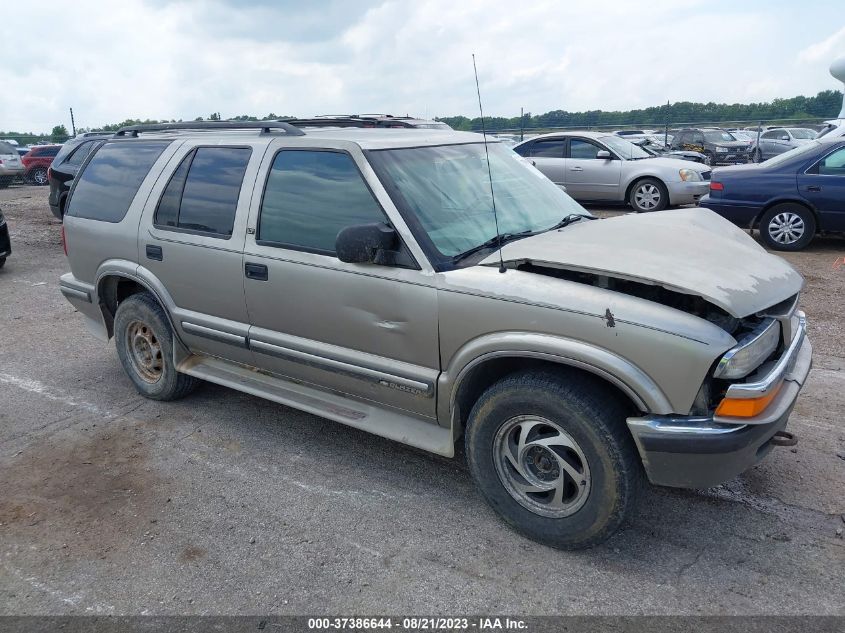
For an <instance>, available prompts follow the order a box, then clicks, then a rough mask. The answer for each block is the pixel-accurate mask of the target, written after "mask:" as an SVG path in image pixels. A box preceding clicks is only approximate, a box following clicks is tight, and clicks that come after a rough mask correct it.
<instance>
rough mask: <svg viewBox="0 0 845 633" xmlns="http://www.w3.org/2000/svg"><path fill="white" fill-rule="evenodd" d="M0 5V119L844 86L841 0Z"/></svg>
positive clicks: (43, 120) (28, 121)
mask: <svg viewBox="0 0 845 633" xmlns="http://www.w3.org/2000/svg"><path fill="white" fill-rule="evenodd" d="M62 4H63V3H62V2H51V3H50V5H49V7H47V6H45V5H44V3H38V2H28V1H16V2H12V1H4V2H2V6H0V41H2V42H3V46H2V51H3V52H2V55H0V86H2V93H3V97H2V99H0V130H10V129H14V130H18V131H24V130H26V131H29V130H37V131H41V130H49V129H50V128H51V127H52V126H53V125H56V124H58V123H65V124H66V125H68V128H70V125H69V117H68V115H67V109H68V107H69V106H73V108H74V113H75V115H76V122H77V125H78V126H95V125H102V124H105V123H112V122H118V121H122V120H124V119H126V118H153V119H179V118H183V119H190V118H194V117H196V116H208V114H209V113H211V112H214V111H219V112H221V113H222V115H223V117H224V118H226V117H230V116H235V115H239V114H255V115H259V116H260V115H264V114H267V113H269V112H274V113H276V114H291V115H299V116H305V115H309V114H321V113H349V112H390V113H394V114H404V113H408V112H409V113H412V114H416V115H419V116H428V117H434V116H448V115H454V114H465V115H468V116H474V115H475V113H476V108H477V103H476V101H475V92H474V90H475V85H474V83H473V79H472V58H471V54H472V53H473V52H474V53H475V54H476V57H477V60H478V66H479V68H478V70H479V76H480V80H481V89H482V96H483V98H484V103H485V113H486V114H490V115H503V116H515V115H517V114H518V113H519V108H520V106H524V107H525V109H526V111H531V112H533V113H542V112H546V111H548V110H552V109H565V110H570V111H578V110H587V109H604V110H614V109H629V108H636V107H644V106H650V105H659V104H661V103H665V102H666V101H667V100H671V101H717V102H728V103H733V102H749V101H768V100H771V99H773V98H776V97H791V96H795V95H798V94H806V95H811V94H816V93H817V92H818V91H820V90H824V89H828V88H838V87H840V86H841V85H838V84H837V82H835V81H834V80H833V79H832V78H831V77H830V75H829V74H828V70H827V69H828V66H829V65H830V62H831V61H832V59H833V58H835V57H837V56H839V55H845V20H843V19H842V12H841V8H842V7H841V0H830V1H827V0H803V1H802V2H793V1H781V0H744V1H736V0H731V1H727V2H726V1H723V0H683V1H680V0H649V1H647V2H646V1H643V2H635V1H632V0H593V1H587V0H583V1H582V0H567V1H565V2H564V1H561V0H548V1H546V0H536V1H534V0H508V1H505V0H369V1H364V0H354V1H353V0H325V1H322V2H321V1H318V0H311V1H305V0H299V1H292V0H276V1H272V0H256V1H252V2H247V1H238V0H185V1H180V2H169V1H166V0H146V1H145V0H120V2H102V1H100V2H97V1H94V0H73V1H72V2H67V3H64V7H62V6H61V5H62Z"/></svg>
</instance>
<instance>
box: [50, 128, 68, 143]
mask: <svg viewBox="0 0 845 633" xmlns="http://www.w3.org/2000/svg"><path fill="white" fill-rule="evenodd" d="M68 138H70V134H68V133H67V128H66V127H65V126H64V125H56V126H54V127H53V131H52V132H50V140H51V141H53V142H54V143H64V142H65V141H66V140H68Z"/></svg>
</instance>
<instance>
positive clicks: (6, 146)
mask: <svg viewBox="0 0 845 633" xmlns="http://www.w3.org/2000/svg"><path fill="white" fill-rule="evenodd" d="M10 154H11V155H13V156H17V155H18V150H17V148H16V147H15V146H14V145H12V144H11V143H6V142H5V141H0V156H8V155H10Z"/></svg>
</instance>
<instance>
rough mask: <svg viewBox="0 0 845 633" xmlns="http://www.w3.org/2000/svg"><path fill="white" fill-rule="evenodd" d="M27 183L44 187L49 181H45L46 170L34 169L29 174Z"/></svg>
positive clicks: (41, 168) (42, 168) (43, 168)
mask: <svg viewBox="0 0 845 633" xmlns="http://www.w3.org/2000/svg"><path fill="white" fill-rule="evenodd" d="M29 181H30V182H31V183H32V184H34V185H46V184H47V183H48V182H49V181H48V179H47V168H46V167H36V168H35V169H33V170H32V171H31V172H29Z"/></svg>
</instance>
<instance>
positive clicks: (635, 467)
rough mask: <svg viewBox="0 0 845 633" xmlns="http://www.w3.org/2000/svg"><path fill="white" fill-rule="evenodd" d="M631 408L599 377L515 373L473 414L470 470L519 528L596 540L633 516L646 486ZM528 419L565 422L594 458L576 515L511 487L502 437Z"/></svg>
mask: <svg viewBox="0 0 845 633" xmlns="http://www.w3.org/2000/svg"><path fill="white" fill-rule="evenodd" d="M629 413H630V412H629V411H628V410H627V408H626V407H625V406H624V404H623V402H622V400H621V399H620V398H619V396H618V395H617V394H616V393H615V392H614V391H613V390H612V389H610V388H609V387H608V386H607V385H605V384H604V383H602V382H601V381H600V380H598V379H595V378H593V377H591V376H585V375H583V374H579V373H577V372H561V373H519V374H513V375H511V376H508V377H506V378H504V379H502V380H501V381H499V382H497V383H496V384H494V385H493V386H492V387H490V388H489V389H487V391H485V392H484V393H483V394H482V395H481V397H480V398H479V399H478V401H477V402H476V403H475V406H474V407H473V409H472V411H471V413H470V416H469V421H468V424H467V430H466V434H465V439H464V441H465V444H466V455H467V462H468V464H469V468H470V472H471V473H472V476H473V478H474V479H475V482H476V484H477V485H478V487H479V488H480V490H481V492H482V494H483V495H484V496H485V497H486V499H487V501H488V503H489V504H490V505H491V506H492V507H493V509H494V510H495V511H496V512H497V513H498V514H499V515H500V516H501V517H502V518H503V519H504V520H505V521H506V522H507V523H508V524H510V525H511V526H512V527H513V528H515V529H516V530H517V531H518V532H521V533H522V534H524V535H525V536H527V537H528V538H531V539H533V540H535V541H539V542H540V543H543V544H545V545H549V546H551V547H556V548H560V549H580V548H585V547H592V546H593V545H597V544H598V543H601V542H602V541H604V540H605V539H607V538H608V537H609V536H611V535H612V534H613V533H614V532H615V531H616V530H617V529H618V528H619V526H620V525H622V523H623V522H624V521H625V520H626V518H628V517H629V516H630V514H631V513H632V511H633V509H634V507H635V505H636V500H637V498H638V496H639V493H640V491H641V489H642V487H643V483H644V473H643V469H642V464H641V462H640V459H639V456H638V454H637V450H636V447H635V445H634V442H633V439H632V438H631V435H630V433H629V431H628V429H627V427H626V426H625V418H626V417H627V415H628V414H629ZM526 418H531V419H537V418H539V419H543V420H547V421H549V422H551V423H553V424H554V425H556V426H557V427H558V428H559V429H562V430H563V431H564V432H565V434H566V435H567V436H568V438H569V439H570V440H574V443H575V445H576V446H577V447H578V449H579V454H580V455H581V457H583V458H585V459H586V464H587V467H588V471H587V477H588V479H589V487H588V491H589V492H588V494H586V497H585V499H584V500H583V501H582V502H581V503H582V505H580V506H578V507H577V509H576V510H574V511H573V512H572V513H570V514H567V515H565V516H544V515H542V514H539V513H538V512H537V511H534V510H531V509H529V508H527V507H526V506H525V501H524V499H523V501H520V500H519V499H518V498H517V496H514V494H512V493H511V492H509V488H508V484H506V482H505V480H506V478H507V477H506V476H503V475H502V474H501V473H502V472H503V471H502V469H501V466H500V464H502V463H506V461H505V460H502V459H501V457H500V456H499V454H498V451H497V449H496V446H497V438H498V437H501V432H502V431H503V430H505V429H507V428H509V425H510V424H512V423H513V420H515V419H518V420H523V419H526ZM520 432H522V431H520ZM530 432H533V431H530ZM530 432H529V433H530ZM528 437H530V435H529V436H528ZM526 447H527V444H526ZM531 450H534V449H528V450H523V453H522V454H525V455H530V453H531ZM512 454H513V453H512ZM497 461H498V464H497ZM529 461H530V460H529ZM513 472H516V471H515V469H514V471H513ZM581 483H583V482H581ZM511 489H512V488H511ZM572 489H573V490H575V494H578V493H579V492H580V491H579V490H577V489H575V488H574V487H573V488H572ZM518 494H519V493H517V495H518ZM573 505H574V506H577V503H574V504H573Z"/></svg>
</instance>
